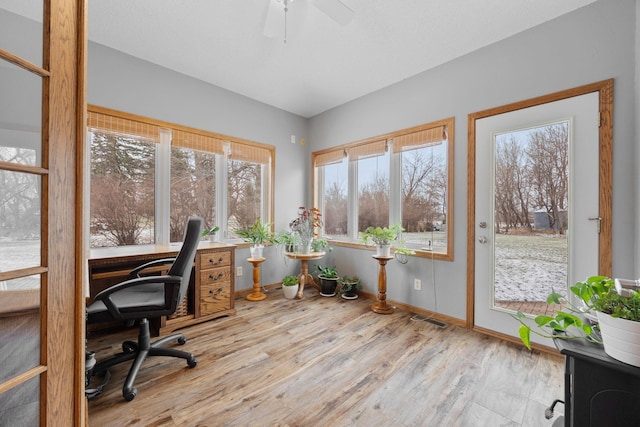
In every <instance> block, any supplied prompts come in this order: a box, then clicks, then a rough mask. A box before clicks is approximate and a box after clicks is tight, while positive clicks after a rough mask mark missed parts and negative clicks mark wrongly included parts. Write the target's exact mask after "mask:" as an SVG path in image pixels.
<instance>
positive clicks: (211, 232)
mask: <svg viewBox="0 0 640 427" xmlns="http://www.w3.org/2000/svg"><path fill="white" fill-rule="evenodd" d="M218 230H220V227H218V226H217V225H214V226H213V227H208V228H205V229H204V230H202V234H201V237H208V238H209V240H210V241H212V242H217V241H218Z"/></svg>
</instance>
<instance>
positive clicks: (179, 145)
mask: <svg viewBox="0 0 640 427" xmlns="http://www.w3.org/2000/svg"><path fill="white" fill-rule="evenodd" d="M88 117H89V120H88V121H89V140H90V141H91V145H90V147H91V148H90V166H89V167H88V169H90V171H91V174H90V179H89V188H88V192H89V194H90V196H89V199H90V203H89V219H88V222H89V228H90V236H91V238H90V247H91V248H98V247H104V246H126V245H143V244H153V243H158V244H169V243H170V242H171V243H172V242H180V241H182V238H183V233H184V224H185V222H186V220H187V218H188V217H189V216H191V215H198V216H201V217H203V218H204V220H205V226H206V227H207V228H211V227H213V226H218V227H220V232H219V234H220V235H222V236H231V237H233V231H234V230H235V229H237V227H238V226H245V225H246V224H251V223H253V222H254V221H255V219H257V218H258V217H260V218H262V219H263V220H264V221H268V220H269V218H270V212H271V210H270V209H271V197H270V195H271V194H272V193H271V189H270V188H269V186H270V183H271V182H272V179H271V159H272V157H273V155H274V152H275V150H274V149H273V147H269V146H265V145H262V144H258V143H253V142H249V141H242V140H237V139H235V138H230V137H224V136H222V135H217V134H212V133H209V132H204V131H199V130H196V129H189V128H184V127H182V126H176V125H171V124H168V123H164V122H158V121H154V120H151V119H145V118H141V117H138V116H131V115H128V114H124V113H118V112H114V111H111V110H106V109H102V108H99V107H91V108H90V111H89V115H88ZM114 195H117V197H114ZM223 219H226V220H223Z"/></svg>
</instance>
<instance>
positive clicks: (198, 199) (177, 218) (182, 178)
mask: <svg viewBox="0 0 640 427" xmlns="http://www.w3.org/2000/svg"><path fill="white" fill-rule="evenodd" d="M223 144H224V143H223V141H222V140H220V139H217V138H213V137H210V136H206V135H199V134H196V133H192V132H186V131H182V130H177V131H175V132H173V136H172V141H171V183H170V197H169V241H171V242H181V241H182V234H183V233H184V224H185V223H186V222H187V218H189V216H191V215H198V216H200V217H202V218H203V219H204V223H205V228H206V229H209V228H211V227H213V226H214V225H216V157H219V156H221V155H222V154H223Z"/></svg>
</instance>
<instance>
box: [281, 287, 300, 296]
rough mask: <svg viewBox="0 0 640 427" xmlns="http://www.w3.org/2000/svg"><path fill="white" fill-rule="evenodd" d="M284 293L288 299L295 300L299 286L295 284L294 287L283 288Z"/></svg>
mask: <svg viewBox="0 0 640 427" xmlns="http://www.w3.org/2000/svg"><path fill="white" fill-rule="evenodd" d="M282 292H283V293H284V297H285V298H287V299H294V298H295V297H296V294H297V293H298V285H297V284H295V285H293V286H284V285H283V286H282Z"/></svg>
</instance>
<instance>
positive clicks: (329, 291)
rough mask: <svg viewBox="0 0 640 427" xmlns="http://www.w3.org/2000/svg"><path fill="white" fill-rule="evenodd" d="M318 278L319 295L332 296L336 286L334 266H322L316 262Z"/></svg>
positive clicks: (336, 274) (336, 278)
mask: <svg viewBox="0 0 640 427" xmlns="http://www.w3.org/2000/svg"><path fill="white" fill-rule="evenodd" d="M316 270H317V274H318V279H319V281H320V295H322V296H323V297H332V296H334V295H335V294H336V288H337V287H338V279H339V277H340V276H338V271H337V270H336V268H335V266H334V267H323V266H321V265H320V264H316Z"/></svg>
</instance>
